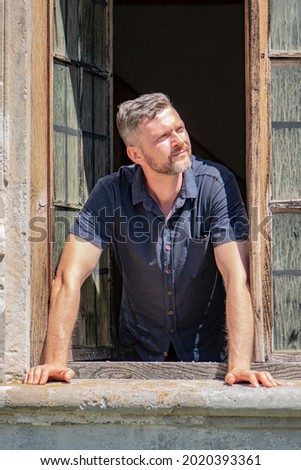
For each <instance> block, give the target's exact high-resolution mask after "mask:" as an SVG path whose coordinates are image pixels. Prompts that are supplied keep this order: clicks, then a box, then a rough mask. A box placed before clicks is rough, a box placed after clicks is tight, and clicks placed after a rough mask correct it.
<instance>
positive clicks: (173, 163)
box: [137, 107, 191, 175]
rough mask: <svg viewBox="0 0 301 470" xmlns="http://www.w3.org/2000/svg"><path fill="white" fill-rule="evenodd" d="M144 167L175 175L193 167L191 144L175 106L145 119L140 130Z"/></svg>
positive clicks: (139, 146) (139, 145) (139, 138)
mask: <svg viewBox="0 0 301 470" xmlns="http://www.w3.org/2000/svg"><path fill="white" fill-rule="evenodd" d="M138 140H139V144H138V145H137V146H138V148H139V149H140V151H141V154H142V155H141V157H142V160H143V161H144V162H143V164H142V166H143V167H144V168H145V167H146V166H147V167H149V169H151V170H152V171H154V172H156V173H159V174H164V175H176V174H178V173H181V172H183V171H185V170H186V169H187V168H189V167H190V166H191V144H190V139H189V136H188V133H187V131H186V128H185V125H184V123H183V121H182V119H181V118H180V116H179V114H178V113H177V111H176V110H175V109H174V108H172V107H167V108H165V109H163V111H161V112H160V113H159V114H157V115H156V116H155V118H154V119H146V120H145V121H143V123H142V124H141V125H140V127H139V132H138Z"/></svg>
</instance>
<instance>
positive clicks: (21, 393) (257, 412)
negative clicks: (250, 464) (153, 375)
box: [0, 379, 301, 450]
mask: <svg viewBox="0 0 301 470" xmlns="http://www.w3.org/2000/svg"><path fill="white" fill-rule="evenodd" d="M300 442H301V382H300V381H286V382H284V383H283V386H282V387H277V388H273V389H266V388H263V387H260V388H258V389H255V388H253V387H251V386H248V385H235V386H233V387H231V386H228V385H226V384H225V383H224V382H223V381H222V380H137V379H136V380H131V379H129V380H126V379H99V380H88V379H87V380H83V379H77V380H73V381H72V383H70V384H62V383H52V384H51V383H50V384H47V385H45V386H31V385H22V384H20V383H11V384H7V385H2V386H0V448H1V449H56V450H58V449H107V450H108V449H141V450H142V449H299V448H300Z"/></svg>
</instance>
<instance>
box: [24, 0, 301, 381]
mask: <svg viewBox="0 0 301 470" xmlns="http://www.w3.org/2000/svg"><path fill="white" fill-rule="evenodd" d="M53 2H54V0H50V1H49V2H46V4H45V5H44V7H43V11H39V13H37V12H36V13H35V12H34V11H33V28H32V37H33V44H32V62H31V71H32V73H33V72H34V71H35V77H36V80H35V83H34V86H33V87H32V90H31V92H32V116H31V120H32V128H33V129H34V131H35V132H34V133H33V138H32V142H33V143H32V161H31V167H32V169H33V170H32V172H31V187H32V191H31V221H32V218H33V217H39V216H42V217H43V220H44V224H45V226H46V227H47V234H48V237H46V239H43V240H42V241H41V242H40V243H32V244H31V256H32V265H31V286H32V288H31V302H32V311H31V363H32V364H37V363H40V362H41V360H42V356H43V345H44V341H45V333H46V327H47V315H48V299H49V295H50V288H51V283H52V269H51V266H50V264H49V263H50V261H49V260H51V259H52V244H51V240H52V234H51V205H52V200H53V118H52V117H53V79H52V75H53V51H52V44H53V41H52V40H53V37H52V36H53V33H52V28H53ZM244 4H245V48H246V113H247V116H246V141H247V146H246V168H247V206H248V210H249V215H250V223H251V240H252V241H251V243H250V290H251V297H252V302H253V308H254V315H255V341H254V362H256V363H257V364H256V367H257V369H261V368H263V369H268V370H270V371H271V372H273V374H274V375H275V377H276V376H279V377H282V378H283V377H284V376H287V377H288V378H299V377H300V373H301V365H300V364H299V363H298V362H299V361H300V359H301V354H292V355H289V356H287V355H283V354H278V355H277V354H276V355H275V354H272V340H271V332H272V327H273V318H272V308H271V306H272V287H271V269H272V266H271V238H270V227H269V226H267V227H266V230H267V234H268V237H266V238H265V237H263V236H261V235H260V234H259V233H257V232H256V230H257V227H258V225H259V224H260V221H262V220H264V219H265V217H268V216H269V215H270V212H269V211H270V208H269V205H268V204H267V201H270V199H269V196H270V194H271V181H270V179H269V176H268V175H269V174H270V172H269V169H270V165H271V128H270V60H271V58H272V55H271V54H269V44H268V38H269V0H245V2H244ZM108 6H109V8H112V6H113V1H112V0H110V1H109V2H108ZM45 31H47V33H46V34H45ZM37 58H38V59H37ZM37 60H38V67H37ZM37 69H38V73H37V72H36V71H37ZM41 91H43V93H41ZM110 99H111V100H112V94H111V97H110ZM110 107H111V109H112V102H111V103H110ZM41 110H44V112H43V119H41ZM110 132H111V134H110V135H111V136H112V135H113V123H112V118H111V120H110ZM111 141H112V139H111ZM110 151H111V152H112V149H111V150H110ZM111 162H112V158H111ZM36 168H39V171H36ZM41 195H43V197H41ZM41 259H42V260H43V262H41ZM261 363H262V364H261ZM70 365H71V366H72V367H73V368H74V369H75V370H76V371H77V373H78V377H86V376H87V374H88V375H89V377H90V378H91V377H98V378H103V377H110V378H114V377H115V378H116V377H118V378H125V377H127V378H139V377H140V378H141V377H143V378H149V377H150V376H151V377H152V378H156V377H158V378H162V377H165V378H169V377H174V374H175V373H176V374H177V376H178V377H183V378H222V377H223V376H224V374H225V370H226V366H225V365H224V364H215V363H211V364H208V363H198V364H197V363H195V364H188V363H186V364H185V363H180V364H176V363H162V364H152V365H149V364H147V363H118V362H111V363H102V362H88V361H85V362H76V361H72V360H71V362H70ZM150 371H151V373H150Z"/></svg>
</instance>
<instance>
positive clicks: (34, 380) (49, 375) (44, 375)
mask: <svg viewBox="0 0 301 470" xmlns="http://www.w3.org/2000/svg"><path fill="white" fill-rule="evenodd" d="M74 375H75V372H74V371H73V370H72V369H69V368H64V367H62V368H61V367H57V366H51V365H44V366H36V367H32V368H31V369H30V370H29V372H26V373H25V375H24V383H25V384H30V385H45V384H46V383H47V382H48V381H52V380H53V381H57V382H70V380H71V379H72V378H73V377H74Z"/></svg>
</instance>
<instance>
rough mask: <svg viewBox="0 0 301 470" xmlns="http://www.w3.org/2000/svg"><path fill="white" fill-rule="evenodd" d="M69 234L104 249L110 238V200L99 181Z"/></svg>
mask: <svg viewBox="0 0 301 470" xmlns="http://www.w3.org/2000/svg"><path fill="white" fill-rule="evenodd" d="M70 232H71V233H73V234H74V235H77V236H79V237H80V238H83V239H84V240H86V241H89V242H90V243H93V244H94V245H96V246H98V247H99V248H102V249H104V248H105V247H106V245H107V244H108V243H110V242H111V236H112V199H111V198H110V197H109V196H108V194H107V191H106V188H105V186H104V184H103V183H102V180H99V181H98V183H97V184H96V185H95V187H94V189H93V190H92V192H91V194H90V196H89V198H88V200H87V202H86V203H85V205H84V207H83V208H82V209H81V211H80V212H79V214H78V217H77V219H76V220H75V222H74V224H73V226H72V227H71V229H70Z"/></svg>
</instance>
